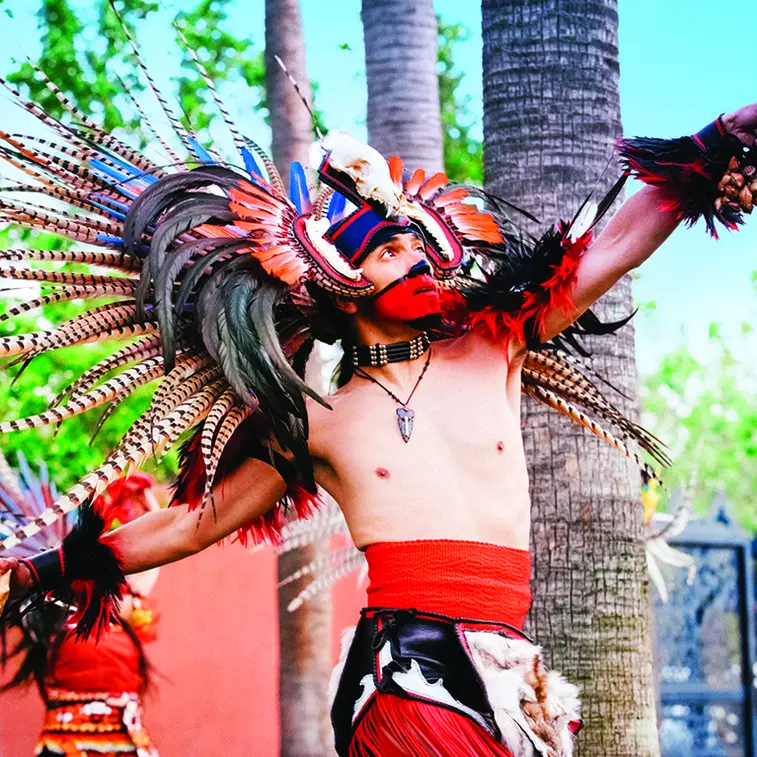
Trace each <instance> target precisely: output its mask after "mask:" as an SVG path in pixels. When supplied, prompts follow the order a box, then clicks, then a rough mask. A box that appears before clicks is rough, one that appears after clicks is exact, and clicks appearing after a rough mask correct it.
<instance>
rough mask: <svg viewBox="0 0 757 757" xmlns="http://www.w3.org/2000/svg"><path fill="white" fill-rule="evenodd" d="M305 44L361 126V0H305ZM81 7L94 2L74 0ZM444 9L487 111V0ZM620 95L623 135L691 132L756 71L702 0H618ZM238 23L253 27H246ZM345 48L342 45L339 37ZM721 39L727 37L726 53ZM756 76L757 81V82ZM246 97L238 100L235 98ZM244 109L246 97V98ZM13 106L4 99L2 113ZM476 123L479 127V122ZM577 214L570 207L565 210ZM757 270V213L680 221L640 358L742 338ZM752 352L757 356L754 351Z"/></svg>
mask: <svg viewBox="0 0 757 757" xmlns="http://www.w3.org/2000/svg"><path fill="white" fill-rule="evenodd" d="M164 4H165V8H166V9H165V11H162V12H161V14H160V16H162V18H163V19H164V20H167V18H168V17H169V15H173V14H175V13H176V12H177V11H178V10H180V9H181V8H191V7H193V6H194V5H195V2H194V0H192V2H188V1H187V0H173V2H171V1H170V0H165V2H164ZM301 4H302V10H303V18H304V25H305V34H306V41H307V45H308V70H309V74H310V76H311V78H312V79H313V80H315V81H317V82H318V84H319V91H318V104H319V107H320V108H321V109H322V110H323V111H324V113H325V117H326V122H327V124H328V125H329V127H330V128H340V129H346V130H348V131H351V132H353V133H355V135H356V136H364V135H365V73H364V67H363V48H362V29H361V25H360V0H339V1H338V2H336V1H334V0H301ZM72 5H73V6H74V7H76V8H82V9H86V8H87V7H89V3H87V2H83V1H82V0H72ZM435 5H436V9H437V12H438V13H440V14H441V16H442V17H443V19H444V20H445V21H447V22H459V23H462V24H464V25H465V26H466V27H467V28H468V29H469V30H470V36H469V39H468V40H467V41H465V42H461V43H459V45H458V47H457V49H456V58H455V61H456V64H457V66H458V68H459V69H460V70H461V71H464V72H465V78H464V80H463V83H462V85H461V86H462V89H463V91H464V94H467V95H468V96H469V97H470V107H471V113H472V116H473V120H474V121H475V122H476V123H477V124H478V125H479V128H480V122H481V112H482V85H481V34H480V23H481V19H480V8H479V4H478V3H476V2H473V1H471V0H468V1H467V2H460V0H436V3H435ZM4 7H6V8H10V9H11V10H12V12H13V19H9V18H8V17H7V16H5V15H4V14H0V32H1V33H2V34H3V38H4V39H16V40H24V41H25V44H27V45H28V47H27V48H25V50H24V52H28V54H29V55H31V56H32V57H33V56H34V54H35V47H36V39H37V36H38V35H37V33H36V28H35V18H34V15H33V12H32V11H31V10H30V8H34V7H36V3H31V2H29V1H28V0H6V2H5V3H4ZM263 9H264V0H239V2H237V3H236V4H235V5H234V6H233V9H232V18H231V23H232V25H233V28H234V30H235V31H236V33H237V34H241V33H247V35H248V36H249V39H250V43H251V51H252V52H259V51H260V50H261V49H262V46H263V13H264V10H263ZM619 13H620V32H619V33H620V67H621V79H620V95H621V108H622V117H623V125H624V130H625V133H626V134H643V135H652V136H679V135H681V134H686V133H691V132H692V131H696V130H697V129H698V128H700V127H701V126H703V125H704V124H705V123H707V122H708V121H711V120H712V119H713V118H714V117H715V116H717V115H718V114H719V113H720V112H722V111H728V110H732V109H734V108H736V107H738V106H740V105H744V104H746V103H747V102H748V101H749V100H750V98H751V99H755V98H757V88H755V87H754V85H753V76H752V73H751V70H750V71H749V72H746V71H745V72H744V73H743V74H742V73H741V72H742V68H741V66H740V65H739V64H738V61H737V60H736V59H734V58H733V55H732V54H731V53H729V52H727V50H728V49H729V48H727V42H726V41H727V40H732V39H733V38H734V29H733V20H732V19H731V18H728V19H727V18H726V16H728V14H717V13H712V3H711V2H705V0H656V1H655V0H619ZM240 30H247V31H246V32H242V31H240ZM167 36H168V29H167V24H164V23H161V21H160V19H157V20H156V21H155V22H154V23H151V24H150V25H149V28H142V29H140V30H139V39H140V44H141V47H142V49H143V50H144V51H145V57H146V58H147V60H148V63H149V64H150V65H151V67H152V68H153V73H156V72H157V74H158V79H159V80H163V79H161V74H162V73H164V72H165V71H166V70H171V69H172V68H174V69H175V63H174V62H173V60H172V57H173V54H172V48H171V47H170V46H166V45H165V39H166V37H167ZM345 43H347V44H348V45H349V46H350V49H349V50H344V49H341V46H342V45H343V44H345ZM724 45H726V48H725V51H724V47H723V46H724ZM19 52H20V51H19V48H18V47H16V48H15V49H14V47H13V45H11V46H9V49H6V50H5V51H4V52H1V53H0V71H3V72H4V71H8V70H11V68H10V67H11V66H12V63H11V61H10V58H11V56H18V55H19ZM750 84H751V86H750ZM227 99H228V100H231V101H232V102H233V103H235V104H237V105H239V104H240V102H241V103H243V102H244V101H240V100H239V99H238V98H234V97H227ZM240 107H241V106H240ZM9 111H10V109H9V106H8V105H7V101H5V100H0V113H2V117H3V121H4V122H5V120H6V119H7V118H8V115H6V113H8V114H9V115H10V113H9ZM237 116H238V117H239V120H240V121H242V122H243V123H244V125H245V128H246V130H247V133H250V134H251V135H257V136H259V137H260V141H261V142H264V143H265V141H266V139H265V135H266V129H265V126H264V125H263V124H262V122H261V121H260V119H259V118H257V117H256V116H255V115H254V114H251V113H250V112H249V111H242V112H237ZM479 133H480V132H479ZM571 212H572V209H571V208H566V214H569V213H571ZM754 270H757V223H752V224H751V225H748V226H747V227H746V228H745V229H743V230H742V231H740V232H738V233H736V234H728V233H724V234H723V235H721V241H720V242H714V241H712V240H709V239H708V238H707V237H706V235H705V232H704V230H703V228H701V227H697V228H695V229H692V230H686V229H681V230H679V231H677V232H676V233H675V234H674V235H673V237H672V238H671V240H670V241H669V242H667V243H666V244H665V245H664V247H663V248H661V249H660V250H659V251H658V252H657V253H656V254H655V256H654V257H653V258H652V260H650V261H649V262H648V263H646V264H645V265H644V266H643V268H642V269H641V270H640V271H639V277H638V279H637V281H636V284H635V294H636V298H637V300H638V301H639V302H642V303H644V302H651V301H654V302H655V303H656V309H655V310H654V311H653V312H644V313H641V314H640V315H639V316H637V319H636V325H637V332H638V355H639V365H640V368H641V370H642V371H644V372H648V371H651V370H654V367H655V365H656V364H657V361H658V360H659V358H660V357H661V356H662V355H664V354H665V353H666V352H667V351H669V350H670V349H672V348H673V347H675V346H676V345H678V344H681V343H682V342H685V343H687V344H689V346H690V347H691V348H692V350H693V351H694V352H695V354H697V355H699V356H701V357H706V356H707V345H706V342H707V333H708V329H709V324H710V322H711V321H714V320H716V321H720V322H721V323H722V324H723V326H724V329H723V330H724V333H725V334H726V336H727V337H730V338H731V339H732V340H733V341H734V343H736V341H737V340H739V339H740V327H741V324H742V323H743V322H745V321H750V322H752V323H754V322H755V316H757V295H755V289H754V285H753V283H752V272H753V271H754ZM750 346H751V347H752V349H750V351H749V355H748V356H747V357H746V360H747V362H748V364H749V365H750V367H751V368H754V366H755V363H757V358H755V357H754V356H755V354H757V351H756V350H755V349H753V347H754V346H755V344H754V341H753V340H752V342H751V345H750Z"/></svg>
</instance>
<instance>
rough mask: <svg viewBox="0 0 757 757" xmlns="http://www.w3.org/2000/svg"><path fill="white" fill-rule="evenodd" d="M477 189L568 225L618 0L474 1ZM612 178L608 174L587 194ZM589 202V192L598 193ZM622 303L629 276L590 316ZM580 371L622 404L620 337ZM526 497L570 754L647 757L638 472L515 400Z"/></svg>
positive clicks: (610, 53) (615, 121)
mask: <svg viewBox="0 0 757 757" xmlns="http://www.w3.org/2000/svg"><path fill="white" fill-rule="evenodd" d="M482 10H483V18H482V21H483V43H484V52H483V71H484V175H485V181H486V187H487V188H488V189H489V190H490V191H492V192H494V193H495V194H498V195H501V196H503V197H505V198H508V199H510V200H512V201H514V202H515V203H516V204H518V205H520V206H522V207H524V208H525V209H527V210H529V211H531V212H532V213H534V214H536V215H537V216H539V217H541V218H543V219H545V220H548V221H549V222H553V221H556V220H557V219H558V218H560V217H563V218H565V217H568V218H570V217H571V216H572V214H573V213H574V212H575V210H576V209H577V207H578V205H579V204H580V202H581V201H582V200H583V199H584V198H585V197H586V195H587V194H588V192H589V190H590V189H591V188H592V187H593V186H594V183H595V182H596V180H597V179H598V177H600V176H602V174H603V171H604V169H605V166H606V164H607V161H608V159H609V157H610V155H611V154H612V143H613V139H614V138H615V137H617V136H618V135H619V134H620V133H621V123H620V104H619V95H618V79H619V66H618V36H617V34H618V15H617V3H616V0H586V1H585V2H581V3H577V2H574V1H572V0H557V2H554V0H549V2H548V1H547V0H521V1H520V2H504V1H503V0H483V4H482ZM616 176H617V172H616V171H614V170H612V171H608V172H607V175H605V176H604V177H603V179H602V181H601V182H600V184H601V186H600V188H599V191H600V192H601V191H602V190H603V189H606V188H607V187H608V186H609V185H610V183H611V182H612V181H614V179H615V178H616ZM600 196H601V195H600ZM632 308H633V303H632V299H631V285H630V277H626V278H625V279H624V280H623V281H622V282H621V283H619V284H618V285H617V286H616V287H615V288H614V289H613V290H612V292H610V293H608V295H606V296H605V297H604V298H603V300H602V302H601V305H600V306H599V307H598V308H597V310H598V312H599V314H600V315H601V316H602V317H604V318H608V317H609V318H613V317H618V316H622V315H626V314H628V313H629V312H630V311H631V310H632ZM589 346H590V348H591V350H592V353H593V366H594V368H595V370H596V371H598V372H599V373H601V374H602V375H605V376H607V377H609V378H610V379H611V380H612V382H613V383H614V384H615V385H616V386H618V387H619V388H620V389H621V390H622V392H623V393H624V394H625V395H626V396H627V397H629V398H630V399H624V398H623V396H621V395H618V396H617V397H616V398H615V399H616V401H617V403H618V404H619V405H620V406H621V407H622V408H623V409H624V410H625V411H628V412H631V413H632V414H634V413H635V412H636V411H635V405H636V401H635V397H636V369H635V363H634V341H633V329H632V327H630V326H629V327H625V328H624V329H622V330H621V331H620V332H619V333H618V334H617V335H615V336H613V337H609V338H604V339H596V340H591V342H590V345H589ZM523 432H524V440H525V445H526V452H527V456H528V461H529V473H530V478H531V496H532V502H533V532H532V533H533V535H532V545H533V554H534V567H533V579H534V604H533V608H532V611H531V614H530V618H529V628H530V631H531V633H532V634H534V636H535V637H536V638H537V639H538V640H539V642H540V643H541V644H543V645H544V646H545V647H546V649H547V650H548V652H549V654H550V656H551V658H552V662H553V664H554V665H555V666H556V667H558V668H559V669H561V670H562V671H563V672H564V673H565V675H566V676H568V677H569V678H570V679H571V680H573V681H575V682H576V683H579V684H580V685H581V686H582V688H583V703H584V705H583V716H584V719H585V721H586V728H585V730H584V732H583V734H582V735H581V736H579V738H578V740H577V751H578V753H579V754H581V755H582V756H583V757H589V756H590V755H591V756H592V757H594V756H596V757H600V756H601V757H621V755H622V757H631V756H632V755H633V756H634V757H642V756H643V757H654V756H655V755H658V754H659V746H658V738H657V730H656V722H655V702H654V680H653V676H652V652H651V644H650V634H649V617H648V613H649V603H648V599H647V586H646V573H645V569H644V549H643V544H642V518H641V509H640V504H639V494H640V486H639V483H640V482H639V473H638V471H637V470H635V469H634V468H633V467H632V466H630V465H629V464H628V463H627V462H626V461H625V459H624V458H623V457H622V456H620V455H619V454H618V453H617V452H615V451H614V450H612V449H611V448H610V447H609V446H607V445H604V444H603V443H602V442H600V441H598V440H597V439H595V438H593V437H591V436H590V435H589V434H588V433H585V432H584V430H583V429H581V428H579V427H577V426H575V425H573V424H571V423H570V422H567V421H565V420H563V419H562V418H561V417H559V416H558V415H557V414H556V413H554V412H553V411H551V410H548V409H547V408H546V407H544V406H541V405H536V404H534V403H530V402H526V403H524V412H523Z"/></svg>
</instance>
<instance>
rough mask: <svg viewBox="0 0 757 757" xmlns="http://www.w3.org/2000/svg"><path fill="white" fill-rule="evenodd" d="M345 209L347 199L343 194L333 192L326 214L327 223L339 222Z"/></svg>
mask: <svg viewBox="0 0 757 757" xmlns="http://www.w3.org/2000/svg"><path fill="white" fill-rule="evenodd" d="M346 207H347V198H346V197H345V196H344V195H343V194H339V192H334V194H333V195H331V200H330V201H329V209H328V211H327V212H326V217H327V218H328V219H329V221H335V220H339V218H340V217H341V215H342V213H344V209H345V208H346Z"/></svg>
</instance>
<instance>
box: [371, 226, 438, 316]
mask: <svg viewBox="0 0 757 757" xmlns="http://www.w3.org/2000/svg"><path fill="white" fill-rule="evenodd" d="M361 267H362V269H363V273H364V274H365V275H366V276H367V277H368V278H369V279H370V280H371V281H372V282H373V283H374V285H375V287H376V293H375V294H374V296H373V297H372V298H371V299H370V302H367V303H366V305H368V306H369V307H370V309H371V310H372V311H373V313H374V314H375V316H376V317H378V318H379V319H381V320H389V321H402V322H404V323H412V322H414V321H418V320H419V319H422V318H426V317H428V316H436V315H438V314H439V312H440V302H439V292H438V290H437V286H436V280H435V279H434V277H433V275H432V271H431V268H430V266H429V264H428V262H427V261H426V247H425V245H424V243H423V240H422V239H421V238H420V237H419V236H418V235H417V234H414V233H412V232H408V233H406V234H395V235H394V236H393V237H391V238H390V239H389V240H387V241H386V242H384V243H383V244H381V245H379V246H377V247H376V248H375V249H373V250H371V252H369V253H368V255H367V256H366V258H365V260H364V261H363V263H362V265H361Z"/></svg>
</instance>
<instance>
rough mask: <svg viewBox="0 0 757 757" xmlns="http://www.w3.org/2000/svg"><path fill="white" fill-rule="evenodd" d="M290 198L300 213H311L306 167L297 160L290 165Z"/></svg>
mask: <svg viewBox="0 0 757 757" xmlns="http://www.w3.org/2000/svg"><path fill="white" fill-rule="evenodd" d="M289 199H290V200H291V201H292V202H293V203H294V206H295V208H297V210H298V212H299V213H309V212H310V211H311V209H312V206H311V204H310V192H309V191H308V179H307V176H305V169H304V168H303V167H302V163H298V162H297V161H296V160H295V161H293V162H292V163H291V164H290V165H289Z"/></svg>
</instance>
